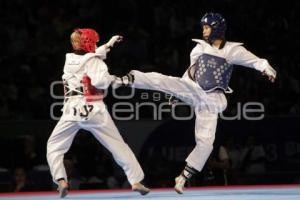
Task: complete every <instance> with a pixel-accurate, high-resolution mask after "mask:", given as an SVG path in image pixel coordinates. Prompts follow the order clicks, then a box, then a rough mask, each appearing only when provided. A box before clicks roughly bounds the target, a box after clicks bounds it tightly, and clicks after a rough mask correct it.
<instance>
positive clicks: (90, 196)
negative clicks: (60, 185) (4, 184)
mask: <svg viewBox="0 0 300 200" xmlns="http://www.w3.org/2000/svg"><path fill="white" fill-rule="evenodd" d="M0 199H5V200H50V199H51V200H52V199H60V198H59V197H58V196H57V194H54V193H51V194H50V193H48V194H43V193H38V194H34V193H30V194H24V195H22V194H21V193H20V194H18V195H13V194H12V195H7V196H3V195H1V194H0ZM64 199H65V200H112V199H118V200H123V199H124V200H129V199H153V200H179V199H180V200H300V187H298V188H297V187H294V188H287V187H284V188H280V187H276V188H251V189H232V188H231V189H208V190H205V189H193V190H186V191H185V192H184V194H183V195H178V194H177V193H175V192H174V191H173V190H171V189H170V190H154V191H152V192H151V193H149V194H148V195H146V196H140V195H139V194H138V193H135V192H131V191H124V192H117V191H113V190H112V192H107V191H106V192H101V191H99V192H90V193H87V192H84V193H78V192H74V193H72V192H70V193H69V195H68V196H67V197H65V198H64Z"/></svg>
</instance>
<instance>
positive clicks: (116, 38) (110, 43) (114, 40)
mask: <svg viewBox="0 0 300 200" xmlns="http://www.w3.org/2000/svg"><path fill="white" fill-rule="evenodd" d="M122 40H123V36H121V35H114V36H112V37H111V38H110V40H109V41H108V42H107V43H106V46H107V47H108V48H110V47H113V46H114V45H115V43H119V42H121V41H122Z"/></svg>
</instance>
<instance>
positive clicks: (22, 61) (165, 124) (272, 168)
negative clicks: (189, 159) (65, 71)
mask: <svg viewBox="0 0 300 200" xmlns="http://www.w3.org/2000/svg"><path fill="white" fill-rule="evenodd" d="M299 9H300V3H299V2H298V1H284V2H283V1H260V0H252V1H243V2H242V1H235V0H226V1H225V0H224V1H220V0H206V1H200V0H189V1H171V0H160V1H153V0H152V1H146V0H140V1H133V0H132V1H127V0H124V1H117V0H111V1H97V0H84V1H79V0H71V1H50V0H49V1H37V0H36V1H22V0H9V1H8V0H6V1H1V2H0V23H1V26H0V27H1V31H0V38H1V50H0V51H1V54H0V66H1V68H2V73H1V74H0V82H1V84H0V102H1V106H0V119H1V123H0V127H1V133H0V142H1V144H2V145H1V146H0V148H1V150H0V151H1V162H0V167H1V170H0V171H1V174H0V184H1V191H14V190H15V185H16V184H15V183H14V182H16V181H15V177H16V175H15V174H16V172H22V173H23V174H27V182H28V184H27V185H28V186H27V188H24V190H50V189H51V188H52V185H51V178H50V177H49V172H48V171H47V169H44V168H43V169H44V170H43V169H42V170H41V168H42V167H43V166H44V167H45V165H46V164H47V163H46V159H45V145H46V141H47V138H48V137H49V135H50V133H51V130H52V129H53V127H54V125H55V123H56V121H53V120H51V118H50V115H49V112H50V106H51V105H52V104H53V103H54V102H61V100H56V99H53V98H52V97H51V96H50V89H49V88H50V84H51V83H52V82H53V81H57V80H60V78H61V75H62V68H63V64H64V59H65V53H66V52H70V51H71V45H70V42H69V36H70V33H71V32H72V31H73V29H74V28H78V27H80V28H85V27H91V28H94V29H95V30H97V31H98V33H99V34H100V42H99V45H101V44H104V43H105V42H107V41H108V40H109V38H110V37H111V36H113V35H115V34H120V35H123V36H124V41H123V42H122V43H120V44H118V45H116V46H115V47H114V48H113V49H112V51H111V52H110V53H109V54H108V58H107V60H106V63H107V65H108V66H109V71H110V73H111V74H116V75H124V74H126V73H127V72H129V71H130V70H131V69H139V70H141V71H157V72H161V73H164V74H168V75H173V76H182V74H183V73H184V71H185V70H186V68H187V66H188V65H189V53H190V51H191V50H192V48H193V47H194V46H195V43H194V42H192V41H191V39H192V38H201V34H202V30H201V26H200V19H201V17H202V16H203V15H204V14H205V13H206V12H219V13H221V14H222V15H223V16H224V17H225V18H226V20H227V25H228V31H227V34H226V38H227V40H229V41H236V42H243V43H244V46H245V47H246V48H247V49H249V50H250V51H252V52H253V53H254V54H256V55H257V56H259V57H263V58H266V59H267V60H268V61H269V63H270V64H271V65H272V66H273V67H274V68H275V69H276V70H277V74H278V77H277V81H276V82H275V83H274V84H272V83H270V82H268V81H267V80H266V78H265V77H262V76H261V74H260V73H259V72H257V71H254V70H249V69H246V68H244V67H240V66H236V68H235V70H234V73H233V76H232V80H231V83H230V86H231V87H232V88H233V89H234V91H235V92H234V93H233V94H231V95H228V101H229V104H228V108H227V109H226V111H225V114H226V115H234V114H235V113H236V112H237V103H238V102H240V103H241V104H245V103H246V102H251V101H255V102H261V103H263V104H264V106H265V119H264V120H262V121H259V122H248V121H247V120H245V119H243V120H237V121H230V122H227V121H224V120H220V123H219V129H218V132H217V141H216V149H218V146H219V145H220V144H224V143H225V141H227V140H229V139H232V138H233V140H234V144H235V145H234V146H235V149H238V150H241V149H243V147H245V146H246V141H247V139H248V138H249V137H250V136H254V138H255V140H256V144H257V145H261V146H262V147H263V149H264V150H265V154H266V155H265V156H264V158H263V159H265V160H264V161H263V163H264V165H265V167H266V169H267V170H266V171H268V172H270V173H271V174H268V173H266V172H264V173H262V174H258V175H255V176H253V177H254V178H253V179H251V180H250V179H249V175H247V172H246V171H244V168H245V166H243V169H236V170H233V171H235V172H238V173H237V175H235V176H237V178H235V181H233V182H232V184H260V183H264V184H271V183H296V182H297V181H298V180H299V178H300V176H299V165H300V164H299V163H300V159H299V152H300V143H299V139H300V138H299V135H298V134H299V128H298V125H297V124H298V123H299V114H300V85H299V84H300V83H299V80H300V78H299V61H300V60H299V55H298V54H299V45H300V44H299V43H300V40H299V33H300V27H299V12H298V10H299ZM56 90H57V91H56V92H58V93H60V92H61V91H62V88H56ZM119 92H120V93H122V92H124V93H126V92H127V89H126V88H121V89H120V90H119ZM143 92H146V91H138V92H137V93H136V95H135V97H134V98H133V99H131V100H129V101H130V102H133V103H135V102H144V101H149V100H150V101H152V102H153V101H154V102H156V103H157V104H159V103H161V102H165V101H166V99H165V98H160V99H158V100H157V99H156V100H155V99H153V98H152V99H151V98H150V99H148V100H143V99H141V94H142V93H143ZM148 94H149V95H150V96H151V95H152V94H153V93H152V92H148ZM118 101H119V100H116V99H114V98H112V95H111V89H109V95H108V97H107V98H106V99H105V102H106V103H107V105H108V108H109V109H111V107H112V105H114V103H116V102H118ZM58 110H59V109H57V110H56V111H55V113H58V115H59V114H60V112H59V111H58ZM180 112H181V114H182V115H184V114H185V113H186V109H185V108H182V109H181V111H180ZM152 120H153V114H152V110H151V109H149V108H144V109H143V110H142V111H141V120H140V121H139V122H138V123H140V124H141V125H143V124H145V125H146V124H151V123H152ZM128 123H129V124H131V123H137V122H130V121H129V122H128ZM117 125H118V122H117ZM193 126H194V122H193V120H190V121H184V122H178V121H174V120H172V119H171V118H170V114H168V113H167V114H165V115H164V118H163V119H162V123H161V125H160V126H159V127H158V128H156V129H155V131H153V132H151V133H149V138H148V139H147V140H146V142H145V145H143V147H142V148H141V149H139V151H138V152H135V153H137V154H139V155H137V156H138V157H139V159H140V160H141V164H142V165H143V168H144V169H145V174H146V180H145V181H146V183H148V184H149V185H150V186H153V187H161V186H172V184H173V178H174V177H175V176H176V175H177V174H178V173H180V170H181V168H182V167H183V166H184V162H183V160H184V157H185V155H187V154H188V152H189V150H190V147H192V146H193ZM24 130H26V131H24ZM135 131H136V132H140V131H142V130H139V129H137V130H135ZM182 132H184V133H182ZM170 135H171V136H172V137H171V138H172V139H169V138H170ZM283 136H284V137H283ZM129 137H130V136H129ZM125 139H126V138H125ZM135 139H136V140H137V141H138V140H139V138H135ZM129 141H132V140H129ZM157 141H161V142H160V143H159V142H157ZM129 144H130V143H129ZM156 144H159V145H157V146H156ZM178 145H179V146H181V147H182V148H185V149H187V150H184V151H183V152H184V153H183V154H184V156H183V157H182V159H181V157H180V158H178V157H177V158H176V156H173V157H172V159H167V158H169V156H170V151H169V150H170V149H171V150H174V149H176V147H178ZM272 145H273V146H272ZM274 145H275V146H274ZM154 147H155V148H154ZM153 148H154V149H156V150H157V152H156V151H152V150H151V149H153ZM164 148H165V149H169V150H164ZM274 148H275V150H274ZM149 149H150V150H151V151H150V150H149ZM291 149H292V150H291ZM155 152H156V153H157V154H155ZM162 152H164V153H162ZM274 152H276V156H275V157H276V159H275V158H274V154H273V153H274ZM291 152H292V153H291ZM151 156H152V157H151ZM164 156H165V157H164ZM66 158H68V159H69V165H70V166H71V167H70V168H72V169H73V172H72V173H73V174H72V175H70V176H73V177H75V178H76V180H77V181H78V188H79V189H87V188H112V187H126V184H123V182H124V180H125V178H124V175H123V174H122V172H120V169H119V168H118V167H117V166H116V165H115V163H114V161H113V160H112V159H111V156H110V154H109V153H108V152H106V150H105V149H104V148H103V147H102V146H100V145H98V143H97V141H96V140H95V139H94V138H92V137H91V136H90V135H88V134H87V133H85V132H80V133H79V135H78V137H76V139H75V141H74V145H73V146H72V148H71V150H70V152H69V153H68V155H67V156H66ZM154 158H155V159H154ZM151 159H153V160H151ZM70 163H71V164H70ZM283 163H284V165H283ZM37 166H39V167H40V168H38V167H37ZM91 166H93V167H91ZM111 169H114V170H111ZM74 171H75V172H74ZM41 174H42V175H41ZM262 176H263V177H264V179H262ZM36 177H44V178H38V180H37V178H36ZM93 177H97V180H96V181H95V180H94V179H92V180H91V178H93ZM203 177H205V175H204V173H203V174H200V175H199V176H197V177H196V178H194V179H193V181H191V183H190V185H204V184H205V182H203V181H202V180H204V179H205V178H203ZM75 178H74V179H75ZM76 180H75V181H74V182H76ZM99 180H100V181H99ZM261 180H265V182H261ZM39 181H40V182H41V183H40V182H39ZM97 181H98V182H97ZM95 182H96V183H95ZM74 187H75V186H74Z"/></svg>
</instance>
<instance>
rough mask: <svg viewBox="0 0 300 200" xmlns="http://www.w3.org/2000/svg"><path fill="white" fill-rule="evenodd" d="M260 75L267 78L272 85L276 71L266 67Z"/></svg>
mask: <svg viewBox="0 0 300 200" xmlns="http://www.w3.org/2000/svg"><path fill="white" fill-rule="evenodd" d="M262 74H263V75H264V76H267V77H268V79H269V81H271V82H272V83H274V81H275V79H276V70H275V69H273V68H272V67H267V68H266V69H265V70H264V71H263V72H262Z"/></svg>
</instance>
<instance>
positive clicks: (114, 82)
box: [111, 75, 123, 89]
mask: <svg viewBox="0 0 300 200" xmlns="http://www.w3.org/2000/svg"><path fill="white" fill-rule="evenodd" d="M112 79H113V80H112V82H111V87H112V88H113V89H118V88H119V87H121V86H122V84H123V82H122V79H121V78H120V77H117V76H115V75H112Z"/></svg>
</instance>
